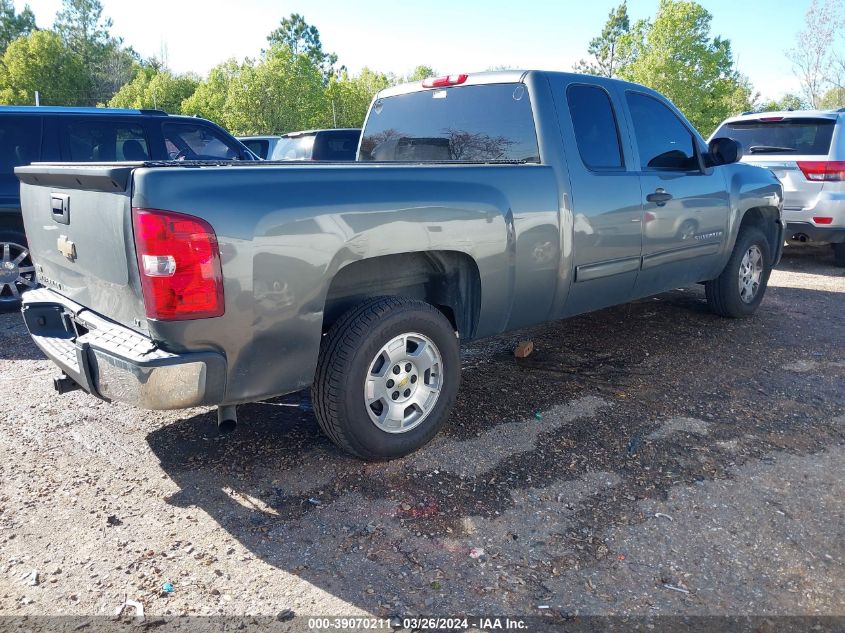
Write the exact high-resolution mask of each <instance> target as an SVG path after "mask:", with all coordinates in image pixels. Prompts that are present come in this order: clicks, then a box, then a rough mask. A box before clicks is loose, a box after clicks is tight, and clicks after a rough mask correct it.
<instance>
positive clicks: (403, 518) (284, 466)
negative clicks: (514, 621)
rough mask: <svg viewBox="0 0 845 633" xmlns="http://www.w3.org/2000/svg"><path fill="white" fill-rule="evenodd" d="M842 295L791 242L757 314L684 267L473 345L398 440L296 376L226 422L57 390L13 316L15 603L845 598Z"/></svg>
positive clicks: (613, 605) (820, 254)
mask: <svg viewBox="0 0 845 633" xmlns="http://www.w3.org/2000/svg"><path fill="white" fill-rule="evenodd" d="M843 308H845V271H843V270H842V269H836V268H834V267H833V266H832V261H831V257H830V254H829V251H828V250H827V249H821V250H820V249H813V248H808V247H790V248H788V249H787V254H786V256H785V258H784V261H783V263H782V264H781V266H780V268H779V269H778V270H777V271H775V272H774V274H773V276H772V279H771V284H770V288H769V293H768V294H767V296H766V299H765V301H764V303H763V306H762V308H761V310H760V311H759V313H758V315H757V316H756V317H755V318H753V319H751V320H746V321H731V320H723V319H719V318H717V317H715V316H713V315H711V314H710V313H708V311H707V309H706V305H705V303H704V299H703V292H702V290H701V288H693V289H689V290H683V291H675V292H672V293H668V294H665V295H661V296H660V297H656V298H652V299H648V300H644V301H639V302H637V303H634V304H631V305H627V306H621V307H618V308H613V309H609V310H604V311H602V312H599V313H596V314H593V315H589V316H584V317H579V318H575V319H571V320H568V321H563V322H558V323H553V324H548V325H544V326H540V327H537V328H533V329H530V330H527V331H522V332H518V333H513V334H509V335H506V336H502V337H499V338H496V339H492V340H487V341H481V342H478V343H475V344H472V345H469V346H467V347H466V349H465V350H464V380H463V384H462V387H461V392H460V395H459V399H458V404H457V407H456V410H455V412H454V414H453V415H452V419H451V421H450V423H449V425H448V426H447V428H446V430H445V431H444V432H443V433H442V434H441V435H440V436H439V437H438V438H436V439H435V441H434V442H433V443H432V444H431V445H429V446H428V447H426V448H425V449H423V450H422V451H420V452H418V453H417V454H415V455H412V456H410V457H408V458H405V459H402V460H397V461H394V462H390V463H386V464H384V463H383V464H367V463H363V462H360V461H357V460H354V459H351V458H348V457H346V456H344V455H342V454H341V453H339V452H338V451H337V450H336V449H335V448H334V447H333V446H332V445H331V444H330V443H329V442H328V441H327V440H326V439H325V438H324V437H323V436H322V435H321V434H320V432H319V430H318V428H317V425H316V422H315V421H314V417H313V413H312V411H311V407H310V402H309V400H308V396H307V394H295V395H293V396H288V397H285V398H282V399H278V400H274V401H271V402H266V403H258V404H254V405H248V406H244V407H242V408H241V410H240V421H241V424H240V426H239V428H238V430H237V432H236V433H235V434H233V435H231V436H225V437H220V436H218V434H217V431H216V428H215V417H214V415H213V412H210V411H208V410H205V409H194V410H190V411H182V412H145V411H139V410H135V409H132V408H129V407H125V406H121V405H116V404H106V403H103V402H100V401H98V400H96V399H94V398H93V397H90V396H87V395H85V394H83V393H81V392H75V393H72V394H68V395H65V396H61V397H59V396H56V395H54V394H53V392H52V390H51V378H52V376H53V375H54V369H53V366H52V365H51V363H49V362H48V361H46V360H44V359H43V357H42V356H41V354H40V353H39V352H38V350H37V349H36V348H35V347H34V346H33V345H32V344H31V342H30V341H29V339H28V337H27V334H26V332H25V328H24V327H23V325H22V323H21V320H20V317H19V315H17V314H5V315H0V614H5V615H10V614H14V615H26V614H45V613H46V614H68V615H83V614H85V615H95V614H109V615H110V614H112V613H114V610H115V608H116V607H117V606H118V605H120V604H121V603H122V602H123V601H124V599H125V598H127V597H128V598H129V599H134V600H137V601H139V602H141V603H142V604H143V605H144V607H145V610H146V613H147V614H148V615H167V614H174V615H175V614H231V615H242V614H256V615H258V614H265V615H275V614H278V613H279V612H283V611H284V610H286V609H290V610H292V611H293V612H294V613H296V614H297V615H337V614H345V615H355V614H374V615H379V616H387V615H395V614H400V615H405V614H427V615H444V616H448V615H456V614H461V613H467V612H471V613H476V614H478V613H493V614H515V615H543V616H546V617H550V618H569V617H572V616H574V615H608V614H613V615H622V616H632V615H633V616H637V615H654V614H663V615H667V614H674V615H737V614H739V615H769V616H777V615H812V616H819V615H821V616H824V615H839V616H845V569H843V563H844V562H845V516H843V515H845V459H843V458H845V441H843V440H845V395H843V394H845V389H844V388H845V355H843V351H842V350H843V344H845V328H843V327H842V319H843V317H842V315H843ZM522 339H531V340H533V341H534V344H535V347H536V351H535V352H534V353H533V354H532V355H531V356H529V357H528V358H526V359H515V358H514V357H513V356H512V354H511V350H512V349H513V346H514V345H515V343H516V342H517V341H518V340H522ZM166 583H169V585H166ZM170 585H172V589H173V591H172V592H169V593H168V592H166V591H164V590H163V587H164V586H167V588H168V589H169V588H170Z"/></svg>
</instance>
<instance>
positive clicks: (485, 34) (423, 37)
mask: <svg viewBox="0 0 845 633" xmlns="http://www.w3.org/2000/svg"><path fill="white" fill-rule="evenodd" d="M101 1H102V4H103V7H104V12H103V13H104V15H106V16H108V17H110V18H111V19H112V21H113V23H114V25H113V28H112V33H113V34H114V35H116V36H120V37H122V38H123V39H124V42H125V43H126V44H129V45H131V46H132V47H133V48H135V50H137V51H138V52H139V53H141V54H142V55H144V56H145V57H148V56H152V55H155V56H157V57H159V58H161V57H162V51H166V60H167V63H168V66H169V67H170V69H171V70H173V71H175V72H180V73H181V72H195V73H198V74H200V75H204V74H205V73H207V72H208V70H209V69H210V68H212V67H213V66H215V65H217V64H218V63H220V62H223V61H225V60H226V59H228V58H230V57H235V58H238V59H242V58H244V57H255V56H257V55H258V54H259V53H260V51H261V49H262V48H263V47H264V46H265V45H266V37H267V34H268V33H269V32H270V31H272V30H273V29H274V28H275V27H276V26H277V25H278V22H279V20H281V18H283V17H285V16H287V15H289V14H291V13H301V14H302V15H303V16H305V19H306V20H307V21H308V22H309V23H310V24H314V25H315V26H317V28H318V29H319V30H320V36H321V39H322V41H323V48H324V50H326V51H329V52H335V53H337V54H338V56H339V61H340V63H341V64H344V65H345V66H346V67H347V68H348V69H349V70H350V71H352V72H353V73H354V72H357V71H359V70H360V69H361V68H363V67H364V66H369V67H370V68H372V69H374V70H379V71H382V72H394V73H396V74H405V73H407V72H408V71H410V70H411V69H413V68H414V67H415V66H417V65H420V64H424V65H427V66H431V67H433V68H435V69H436V70H437V71H438V72H440V73H442V74H446V73H451V72H472V71H479V70H485V69H487V68H490V67H492V66H510V67H516V68H536V69H544V70H571V69H572V65H573V64H574V63H575V62H576V61H578V60H579V59H581V58H584V57H586V56H587V46H588V43H589V41H590V39H591V38H592V37H594V36H596V35H597V34H598V33H599V32H600V31H601V28H602V26H603V24H604V22H605V20H606V19H607V14H608V12H609V11H610V10H611V9H612V8H613V7H614V6H615V5H616V4H618V0H593V1H592V2H583V1H573V0H557V1H555V0H521V1H519V2H515V1H513V0H510V1H503V0H423V2H413V3H412V2H407V1H401V0H394V1H393V2H387V1H379V0H356V1H355V2H349V1H344V0H290V1H286V0H275V1H273V0H237V2H224V1H221V0H205V1H203V0H143V2H138V1H127V0H101ZM699 1H700V2H701V4H703V5H704V6H705V7H706V8H707V9H708V10H709V11H710V13H712V14H713V25H712V32H713V34H714V35H721V36H723V37H726V38H728V39H730V40H731V43H732V46H733V50H734V58H735V60H736V62H737V66H738V68H739V70H740V71H741V72H742V73H744V74H745V75H747V76H748V77H749V78H750V79H751V82H752V83H753V85H754V88H755V90H757V91H758V92H759V93H760V94H761V95H762V97H764V98H768V97H773V98H776V97H779V96H781V95H783V94H784V93H786V92H797V91H798V89H799V87H798V82H797V80H796V79H795V77H794V75H793V72H792V65H791V63H790V61H789V59H788V58H787V55H786V50H787V49H789V48H791V47H793V46H794V45H795V35H796V33H797V32H798V31H799V30H800V29H801V26H802V24H803V20H804V12H805V11H806V10H807V7H808V5H809V3H810V0H699ZM26 3H28V4H29V5H30V6H31V7H32V10H33V11H34V12H35V17H36V22H37V24H38V26H40V27H50V26H51V25H52V23H53V19H54V17H55V15H56V12H57V10H58V9H59V6H60V4H61V0H28V2H24V1H21V0H16V2H15V4H16V6H17V8H18V10H20V9H22V8H23V6H24V4H26ZM657 5H658V0H628V12H629V15H630V16H631V19H632V21H633V20H636V19H639V18H648V17H652V16H653V15H654V13H655V12H656V9H657Z"/></svg>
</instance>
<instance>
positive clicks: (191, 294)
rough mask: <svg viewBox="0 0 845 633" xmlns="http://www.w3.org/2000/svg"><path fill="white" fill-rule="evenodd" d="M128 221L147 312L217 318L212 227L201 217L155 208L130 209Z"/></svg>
mask: <svg viewBox="0 0 845 633" xmlns="http://www.w3.org/2000/svg"><path fill="white" fill-rule="evenodd" d="M132 224H133V226H134V229H135V251H136V253H137V254H138V268H139V270H140V273H141V289H142V291H143V294H144V306H145V308H146V312H147V316H148V317H149V318H151V319H159V320H162V321H180V320H185V319H205V318H209V317H217V316H221V315H222V314H223V311H224V301H223V274H222V271H221V267H220V249H219V247H218V245H217V235H215V233H214V229H212V228H211V226H210V225H209V224H208V223H207V222H205V221H204V220H201V219H200V218H195V217H193V216H190V215H185V214H183V213H174V212H173V211H162V210H160V209H137V208H133V209H132Z"/></svg>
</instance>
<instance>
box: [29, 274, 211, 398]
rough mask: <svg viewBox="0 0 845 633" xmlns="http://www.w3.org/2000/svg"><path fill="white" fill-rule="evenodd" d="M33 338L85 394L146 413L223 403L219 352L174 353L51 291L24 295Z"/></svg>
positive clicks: (38, 291) (36, 291) (37, 290)
mask: <svg viewBox="0 0 845 633" xmlns="http://www.w3.org/2000/svg"><path fill="white" fill-rule="evenodd" d="M22 312H23V318H24V321H25V323H26V326H27V328H28V329H29V333H30V335H31V336H32V340H33V341H34V342H35V344H36V345H37V346H38V347H39V348H40V349H41V351H42V352H44V353H45V354H46V355H47V357H48V358H49V359H50V360H52V361H53V362H54V363H56V365H58V366H59V367H60V368H61V369H62V371H64V372H65V373H66V374H67V375H68V376H69V377H70V378H72V379H73V380H74V381H75V382H76V383H78V384H79V386H80V387H82V388H83V389H84V390H85V391H87V392H88V393H91V394H93V395H95V396H97V397H98V398H102V399H103V400H107V401H112V400H114V401H117V402H125V403H127V404H131V405H134V406H136V407H140V408H142V409H183V408H186V407H193V406H197V405H212V404H219V403H221V402H223V398H224V393H225V386H226V359H225V358H224V356H223V355H222V354H219V353H216V352H190V353H183V354H174V353H171V352H167V351H164V350H162V349H160V348H159V347H158V346H157V345H156V344H155V343H154V342H153V341H152V340H150V339H149V338H147V337H145V336H143V335H142V334H139V333H138V332H135V331H134V330H130V329H129V328H127V327H124V326H122V325H119V324H117V323H114V322H113V321H109V320H108V319H105V318H104V317H101V316H100V315H98V314H96V313H94V312H92V311H91V310H88V309H87V308H85V307H83V306H81V305H79V304H77V303H74V302H73V301H70V300H69V299H66V298H65V297H63V296H61V295H59V294H57V293H55V292H53V291H52V290H49V289H47V288H38V289H36V290H31V291H29V292H26V293H24V295H23V306H22Z"/></svg>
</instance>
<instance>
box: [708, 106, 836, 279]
mask: <svg viewBox="0 0 845 633" xmlns="http://www.w3.org/2000/svg"><path fill="white" fill-rule="evenodd" d="M843 117H845V111H837V110H834V111H820V110H795V111H787V112H756V113H753V114H743V115H742V116H736V117H731V118H730V119H727V120H726V121H725V122H724V123H722V125H720V126H719V128H718V129H717V130H716V131H715V132H714V133H713V135H712V137H711V138H718V137H723V136H727V137H730V138H732V139H734V140H736V141H739V142H740V143H741V144H742V148H743V152H744V156H743V158H742V162H744V163H749V164H752V165H759V166H760V167H768V168H769V169H770V170H772V171H773V172H774V174H775V175H776V176H777V177H778V178H779V179H780V181H781V182H782V183H783V194H784V200H783V218H784V220H785V221H786V223H787V233H786V234H787V237H790V238H791V239H793V240H797V241H799V242H807V241H814V242H829V243H831V244H832V245H833V251H834V253H835V259H836V264H837V265H838V266H845V128H844V127H843V123H845V120H844V119H843Z"/></svg>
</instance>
